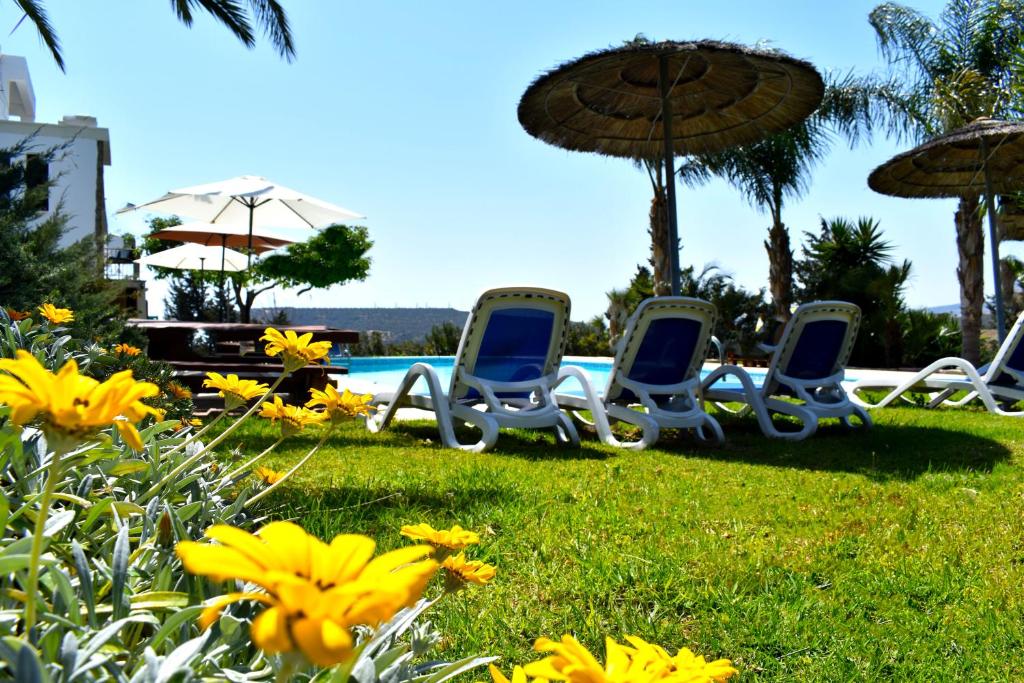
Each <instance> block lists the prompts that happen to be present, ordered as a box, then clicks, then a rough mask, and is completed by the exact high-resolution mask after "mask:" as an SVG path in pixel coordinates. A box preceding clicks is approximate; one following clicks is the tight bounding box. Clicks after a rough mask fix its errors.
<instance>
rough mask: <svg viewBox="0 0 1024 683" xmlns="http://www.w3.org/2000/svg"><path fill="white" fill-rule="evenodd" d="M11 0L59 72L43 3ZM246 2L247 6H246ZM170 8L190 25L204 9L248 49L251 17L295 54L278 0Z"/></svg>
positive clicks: (285, 53)
mask: <svg viewBox="0 0 1024 683" xmlns="http://www.w3.org/2000/svg"><path fill="white" fill-rule="evenodd" d="M13 1H14V4H15V5H17V6H18V8H19V9H20V10H21V11H22V13H23V14H22V17H21V19H20V20H19V21H18V24H17V25H16V26H15V28H17V27H18V26H19V25H21V23H22V22H23V21H25V20H26V19H27V20H28V21H29V22H31V23H32V24H33V25H34V26H35V28H36V31H37V32H38V33H39V38H40V39H41V40H42V41H43V43H44V44H45V45H46V47H47V48H48V49H49V50H50V54H51V55H53V60H54V61H55V62H56V63H57V66H59V67H60V70H61V71H65V64H64V55H63V53H62V52H61V47H60V38H59V37H58V36H57V31H56V29H55V28H54V27H53V25H52V24H51V23H50V18H49V15H48V14H47V12H46V7H45V4H44V3H43V2H42V0H13ZM246 4H248V6H249V9H246V7H245V5H246ZM171 8H172V9H173V10H174V13H175V15H176V16H177V17H178V21H180V22H181V23H183V24H185V26H192V21H193V19H194V10H196V9H199V10H203V11H205V12H206V13H207V14H209V15H210V16H212V17H213V18H214V19H216V20H217V21H219V22H220V23H222V24H224V26H226V27H227V29H228V30H229V31H230V32H231V33H232V34H233V35H234V36H235V37H236V38H238V39H239V40H240V41H242V43H243V44H245V46H246V47H249V48H251V47H253V46H254V45H255V44H256V32H255V30H254V28H253V20H255V24H256V26H258V27H259V29H260V30H262V31H263V34H264V35H265V36H266V37H267V38H269V39H270V42H271V44H272V45H273V46H274V48H275V49H276V50H277V51H278V53H279V54H280V55H281V56H282V57H284V58H285V59H287V60H289V61H291V59H292V58H293V57H294V56H295V45H294V44H293V43H292V34H291V29H290V28H289V27H288V18H287V17H286V16H285V12H284V8H282V7H281V4H280V3H279V2H277V0H248V2H247V3H243V2H241V1H240V0H171ZM250 15H251V16H250Z"/></svg>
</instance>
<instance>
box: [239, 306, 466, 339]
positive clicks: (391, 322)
mask: <svg viewBox="0 0 1024 683" xmlns="http://www.w3.org/2000/svg"><path fill="white" fill-rule="evenodd" d="M280 311H284V313H285V314H286V315H287V316H288V320H289V321H290V322H291V323H292V324H293V325H326V326H328V327H336V328H339V329H343V330H356V331H357V332H367V331H369V330H376V331H380V332H385V333H387V338H388V341H393V342H402V341H419V340H422V339H423V338H424V337H425V336H427V333H428V332H430V328H432V327H433V326H434V325H440V324H441V323H443V322H450V323H454V324H455V326H456V327H458V328H459V329H460V330H461V329H462V326H463V325H465V324H466V318H467V317H468V316H469V313H468V312H467V311H457V310H455V309H454V308H292V307H285V308H280V309H270V308H254V309H253V311H252V315H253V319H255V320H268V319H270V318H272V317H273V316H274V315H275V314H276V313H278V312H280Z"/></svg>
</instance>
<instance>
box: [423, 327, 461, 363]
mask: <svg viewBox="0 0 1024 683" xmlns="http://www.w3.org/2000/svg"><path fill="white" fill-rule="evenodd" d="M461 339H462V330H461V329H460V328H459V326H458V325H456V324H455V323H453V322H451V321H450V320H445V321H444V322H443V323H441V324H440V325H434V326H433V327H431V328H430V332H428V333H427V337H426V339H425V340H424V344H423V352H424V353H425V354H426V355H428V356H454V355H455V352H456V351H458V350H459V340H461Z"/></svg>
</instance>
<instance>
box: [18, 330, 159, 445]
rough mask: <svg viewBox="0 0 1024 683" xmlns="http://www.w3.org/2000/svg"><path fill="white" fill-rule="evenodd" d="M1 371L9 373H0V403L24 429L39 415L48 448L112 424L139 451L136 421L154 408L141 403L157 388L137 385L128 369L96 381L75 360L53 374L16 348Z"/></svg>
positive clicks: (26, 353) (69, 442)
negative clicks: (87, 375)
mask: <svg viewBox="0 0 1024 683" xmlns="http://www.w3.org/2000/svg"><path fill="white" fill-rule="evenodd" d="M0 370H6V371H7V372H8V373H10V374H7V375H0V403H3V404H6V405H8V406H9V407H10V408H11V422H13V423H14V424H16V425H23V424H25V423H27V422H29V421H31V420H34V419H35V418H36V417H40V418H41V420H42V428H43V431H44V432H45V433H46V437H47V439H48V440H49V441H50V444H51V446H54V447H60V448H65V447H68V446H70V445H73V443H75V442H77V441H80V440H82V439H85V438H88V437H90V436H92V435H93V434H94V433H95V432H96V431H97V430H99V429H102V428H103V427H109V426H111V425H113V426H114V427H116V428H117V430H118V431H119V432H120V433H121V436H122V438H124V440H125V442H126V443H128V445H129V446H131V447H132V448H134V449H135V450H137V451H138V450H142V439H141V438H140V437H139V432H138V431H137V430H136V429H135V423H136V422H138V421H139V420H141V419H142V418H144V417H145V416H146V415H155V414H156V409H154V408H152V407H150V406H147V405H146V404H144V403H142V402H141V400H142V399H144V398H148V397H151V396H156V395H157V394H158V393H159V391H160V390H159V389H158V388H157V386H156V385H155V384H151V383H150V382H137V381H136V380H135V379H133V378H132V372H131V370H124V371H122V372H118V373H115V374H114V375H111V376H110V378H109V379H107V380H106V381H105V382H103V383H100V382H97V381H96V380H94V379H93V378H91V377H86V376H85V375H80V374H78V364H76V363H75V361H73V360H69V361H68V362H67V363H65V364H64V366H63V367H62V368H61V369H60V370H58V371H57V374H54V373H52V372H50V371H49V370H47V369H46V368H44V367H43V366H42V365H41V364H40V363H39V361H37V360H36V359H35V357H34V356H32V354H30V353H28V352H26V351H20V350H19V351H18V352H17V358H16V359H13V360H12V359H10V358H2V359H0Z"/></svg>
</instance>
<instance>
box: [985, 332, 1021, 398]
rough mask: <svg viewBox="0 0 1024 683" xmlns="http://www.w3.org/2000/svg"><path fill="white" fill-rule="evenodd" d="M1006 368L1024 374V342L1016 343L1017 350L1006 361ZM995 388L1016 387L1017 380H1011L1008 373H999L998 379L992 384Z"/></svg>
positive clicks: (1011, 377)
mask: <svg viewBox="0 0 1024 683" xmlns="http://www.w3.org/2000/svg"><path fill="white" fill-rule="evenodd" d="M1005 365H1006V367H1008V368H1010V369H1012V370H1016V371H1017V372H1024V341H1021V342H1017V348H1015V349H1014V350H1013V353H1011V354H1010V357H1009V358H1007V359H1006V364H1005ZM992 384H995V385H997V386H1001V387H1015V386H1017V380H1015V379H1014V378H1013V375H1011V374H1010V373H1008V372H1000V373H999V377H996V379H995V380H994V381H993V382H992Z"/></svg>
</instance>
